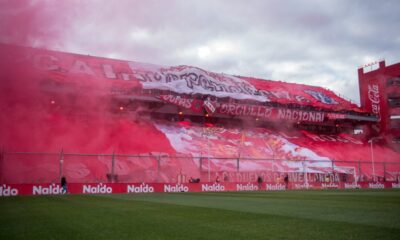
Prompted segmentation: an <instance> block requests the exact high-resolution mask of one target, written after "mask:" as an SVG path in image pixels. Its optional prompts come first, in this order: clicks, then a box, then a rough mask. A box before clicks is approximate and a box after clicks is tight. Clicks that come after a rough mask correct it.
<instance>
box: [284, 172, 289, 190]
mask: <svg viewBox="0 0 400 240" xmlns="http://www.w3.org/2000/svg"><path fill="white" fill-rule="evenodd" d="M283 181H284V182H285V187H286V190H287V189H288V186H289V176H288V175H287V174H286V176H285V178H284V179H283Z"/></svg>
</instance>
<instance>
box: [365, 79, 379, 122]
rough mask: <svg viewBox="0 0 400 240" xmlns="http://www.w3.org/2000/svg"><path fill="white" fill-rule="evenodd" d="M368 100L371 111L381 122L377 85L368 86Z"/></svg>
mask: <svg viewBox="0 0 400 240" xmlns="http://www.w3.org/2000/svg"><path fill="white" fill-rule="evenodd" d="M368 99H369V100H370V101H371V110H372V112H373V113H375V114H376V115H377V116H378V120H379V121H380V120H381V109H380V105H379V103H380V94H379V86H378V85H377V84H373V85H370V84H368Z"/></svg>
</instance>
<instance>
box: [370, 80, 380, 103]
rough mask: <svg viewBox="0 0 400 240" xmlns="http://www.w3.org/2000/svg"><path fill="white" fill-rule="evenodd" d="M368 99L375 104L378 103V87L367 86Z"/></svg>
mask: <svg viewBox="0 0 400 240" xmlns="http://www.w3.org/2000/svg"><path fill="white" fill-rule="evenodd" d="M368 99H369V100H370V101H371V102H372V103H375V104H378V103H379V87H378V85H376V84H374V85H368Z"/></svg>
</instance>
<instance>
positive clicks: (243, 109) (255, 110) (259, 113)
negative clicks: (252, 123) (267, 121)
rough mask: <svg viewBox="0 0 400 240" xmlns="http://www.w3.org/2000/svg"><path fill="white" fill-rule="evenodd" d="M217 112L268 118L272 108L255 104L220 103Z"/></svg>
mask: <svg viewBox="0 0 400 240" xmlns="http://www.w3.org/2000/svg"><path fill="white" fill-rule="evenodd" d="M218 112H219V113H221V114H228V115H237V116H251V117H260V118H270V117H271V114H272V108H270V107H264V106H257V105H244V104H230V103H222V104H221V105H220V107H219V108H218Z"/></svg>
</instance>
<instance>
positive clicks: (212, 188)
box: [201, 183, 225, 192]
mask: <svg viewBox="0 0 400 240" xmlns="http://www.w3.org/2000/svg"><path fill="white" fill-rule="evenodd" d="M201 191H202V192H223V191H225V187H224V186H223V185H220V184H218V183H214V184H213V185H208V184H201Z"/></svg>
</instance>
